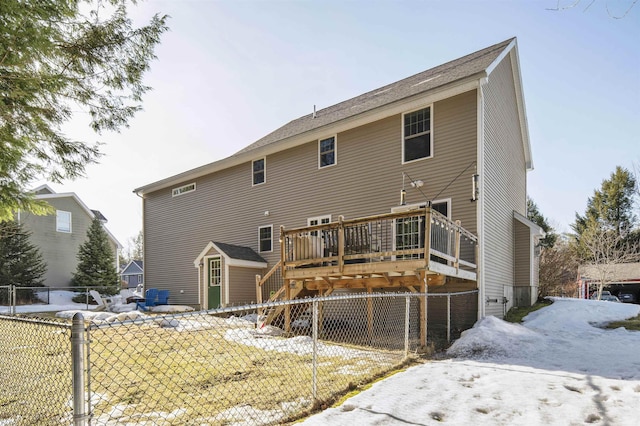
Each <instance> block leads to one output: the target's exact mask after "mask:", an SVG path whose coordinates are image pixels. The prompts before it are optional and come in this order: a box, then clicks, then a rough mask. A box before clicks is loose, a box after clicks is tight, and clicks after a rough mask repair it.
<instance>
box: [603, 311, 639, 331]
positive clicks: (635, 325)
mask: <svg viewBox="0 0 640 426" xmlns="http://www.w3.org/2000/svg"><path fill="white" fill-rule="evenodd" d="M618 327H624V328H626V329H627V330H635V331H640V315H638V316H637V317H634V318H629V319H626V320H623V321H614V322H610V323H609V324H607V328H618Z"/></svg>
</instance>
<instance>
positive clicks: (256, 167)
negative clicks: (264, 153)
mask: <svg viewBox="0 0 640 426" xmlns="http://www.w3.org/2000/svg"><path fill="white" fill-rule="evenodd" d="M252 170H253V184H254V185H259V184H261V183H264V181H265V162H264V158H261V159H259V160H254V161H253V165H252Z"/></svg>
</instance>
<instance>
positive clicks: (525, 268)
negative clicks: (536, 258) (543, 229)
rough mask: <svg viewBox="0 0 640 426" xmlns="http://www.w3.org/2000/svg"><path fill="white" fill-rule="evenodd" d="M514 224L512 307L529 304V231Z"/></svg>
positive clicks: (525, 227) (523, 225)
mask: <svg viewBox="0 0 640 426" xmlns="http://www.w3.org/2000/svg"><path fill="white" fill-rule="evenodd" d="M513 222H514V250H515V253H514V262H515V264H514V277H515V291H514V306H528V305H530V303H531V285H530V280H531V266H530V261H531V257H530V256H531V237H530V234H531V230H530V228H529V227H528V226H527V225H525V224H523V223H521V222H520V221H518V220H516V219H513Z"/></svg>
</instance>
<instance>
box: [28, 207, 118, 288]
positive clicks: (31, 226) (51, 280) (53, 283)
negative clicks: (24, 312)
mask: <svg viewBox="0 0 640 426" xmlns="http://www.w3.org/2000/svg"><path fill="white" fill-rule="evenodd" d="M46 201H47V202H48V203H49V204H51V206H53V208H55V209H56V210H62V211H66V212H70V213H71V232H70V233H66V232H58V231H56V213H55V212H54V213H53V214H50V215H46V216H35V215H33V214H30V213H25V212H21V213H20V223H22V224H23V225H24V227H25V229H28V230H29V231H31V243H32V244H33V245H35V246H37V247H38V248H39V249H40V252H41V253H42V256H43V258H44V261H45V262H46V263H47V272H46V274H45V276H44V284H45V285H46V286H49V287H57V288H61V287H69V286H70V285H71V279H72V278H73V273H74V272H75V271H76V267H77V265H78V259H77V254H78V249H79V248H80V245H82V244H83V243H84V242H85V241H86V239H87V230H88V229H89V227H90V226H91V221H92V218H91V217H90V216H89V215H88V214H87V212H86V211H85V209H84V208H82V206H80V205H79V204H78V203H77V202H76V200H75V199H74V198H73V197H71V196H69V197H57V198H47V199H46ZM109 244H110V245H111V247H112V249H113V253H114V255H117V246H116V244H115V243H114V242H113V241H111V240H110V241H109ZM116 257H117V256H116Z"/></svg>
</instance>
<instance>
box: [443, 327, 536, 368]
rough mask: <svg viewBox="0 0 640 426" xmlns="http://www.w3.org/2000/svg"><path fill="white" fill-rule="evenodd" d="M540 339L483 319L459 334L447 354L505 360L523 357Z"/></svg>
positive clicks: (517, 328) (531, 332) (523, 331)
mask: <svg viewBox="0 0 640 426" xmlns="http://www.w3.org/2000/svg"><path fill="white" fill-rule="evenodd" d="M542 340H543V338H542V336H541V335H540V334H539V333H536V332H535V331H532V330H529V329H528V328H525V327H522V326H521V325H518V324H512V323H509V322H505V321H502V320H501V319H498V318H496V317H485V318H483V319H481V320H480V321H478V322H477V323H476V324H475V325H474V326H473V328H472V329H470V330H466V331H464V332H463V333H462V336H461V338H460V340H458V341H456V342H454V344H453V345H451V347H450V348H449V350H448V351H447V353H448V354H449V355H451V356H456V357H474V358H478V359H483V358H492V357H507V356H510V355H513V354H514V352H517V353H518V354H519V355H520V356H525V355H526V354H528V353H530V352H531V350H532V349H533V348H535V347H537V346H539V345H541V344H542Z"/></svg>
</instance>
